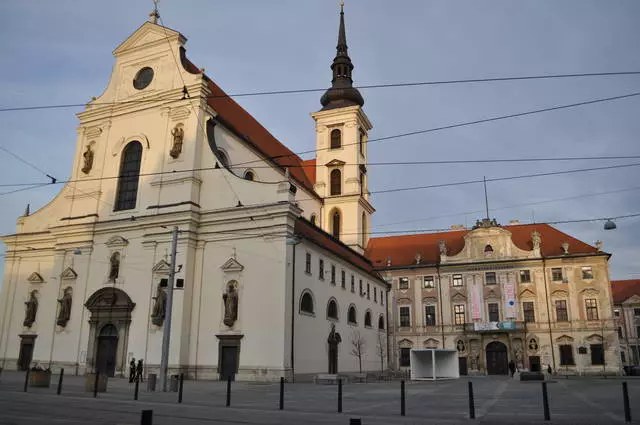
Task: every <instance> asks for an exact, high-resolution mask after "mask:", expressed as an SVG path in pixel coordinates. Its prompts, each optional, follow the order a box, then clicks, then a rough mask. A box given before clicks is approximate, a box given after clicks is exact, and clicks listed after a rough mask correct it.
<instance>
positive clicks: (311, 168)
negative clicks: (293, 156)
mask: <svg viewBox="0 0 640 425" xmlns="http://www.w3.org/2000/svg"><path fill="white" fill-rule="evenodd" d="M302 170H303V171H304V173H305V174H306V175H307V178H308V179H309V181H310V182H311V184H316V159H315V158H313V159H307V160H306V161H302Z"/></svg>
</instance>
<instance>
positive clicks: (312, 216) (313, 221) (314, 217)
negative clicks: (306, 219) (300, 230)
mask: <svg viewBox="0 0 640 425" xmlns="http://www.w3.org/2000/svg"><path fill="white" fill-rule="evenodd" d="M310 221H311V224H313V225H314V226H315V225H316V215H315V214H311V220H310Z"/></svg>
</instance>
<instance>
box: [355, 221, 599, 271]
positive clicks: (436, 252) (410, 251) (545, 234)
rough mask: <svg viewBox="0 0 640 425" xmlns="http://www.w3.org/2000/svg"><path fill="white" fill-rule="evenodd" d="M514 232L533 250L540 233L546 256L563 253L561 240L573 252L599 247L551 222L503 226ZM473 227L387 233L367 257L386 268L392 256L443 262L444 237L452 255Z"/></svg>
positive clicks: (397, 261)
mask: <svg viewBox="0 0 640 425" xmlns="http://www.w3.org/2000/svg"><path fill="white" fill-rule="evenodd" d="M503 228H504V229H506V230H508V231H510V232H511V240H512V241H513V243H514V244H515V245H516V246H517V247H518V248H520V249H523V250H527V251H531V250H532V249H533V243H532V242H531V233H532V232H533V231H534V230H535V231H537V232H539V233H540V235H541V239H542V244H541V249H540V251H541V253H542V255H544V256H546V257H553V256H557V255H563V253H564V250H563V249H562V243H563V242H568V243H569V252H570V253H571V254H595V253H597V252H598V250H597V249H596V248H595V247H593V246H591V245H588V244H586V243H584V242H582V241H579V240H578V239H576V238H574V237H572V236H569V235H567V234H566V233H564V232H561V231H560V230H558V229H556V228H554V227H552V226H550V225H548V224H517V225H512V226H503ZM469 232H470V230H454V231H450V232H439V233H424V234H418V235H401V236H387V237H381V238H371V239H370V240H369V244H368V245H367V250H366V252H365V256H366V257H367V258H368V259H369V260H370V261H371V262H372V263H373V264H374V266H375V267H376V268H380V267H386V265H387V258H391V266H392V267H397V266H410V265H415V256H416V254H417V253H420V256H421V257H422V260H421V262H422V263H424V264H436V263H439V262H440V249H439V242H440V241H441V240H443V241H444V242H445V243H446V245H447V253H448V255H449V256H453V255H456V254H458V253H459V252H460V251H462V249H463V248H464V236H465V235H466V234H467V233H469Z"/></svg>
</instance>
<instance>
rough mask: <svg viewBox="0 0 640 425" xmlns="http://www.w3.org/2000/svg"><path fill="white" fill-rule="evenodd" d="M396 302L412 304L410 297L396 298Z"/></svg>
mask: <svg viewBox="0 0 640 425" xmlns="http://www.w3.org/2000/svg"><path fill="white" fill-rule="evenodd" d="M398 304H403V305H404V304H413V302H412V301H411V298H398Z"/></svg>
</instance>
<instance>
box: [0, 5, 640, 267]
mask: <svg viewBox="0 0 640 425" xmlns="http://www.w3.org/2000/svg"><path fill="white" fill-rule="evenodd" d="M345 3H346V5H345V18H346V24H347V41H348V44H349V54H350V56H351V59H352V61H353V63H354V65H355V69H354V71H353V78H354V82H355V84H356V85H371V84H389V83H407V82H422V81H442V80H459V79H474V78H495V77H510V76H528V75H548V74H574V73H594V72H620V71H640V54H639V53H638V52H639V50H638V40H640V26H638V24H637V23H638V21H639V20H640V2H638V1H635V0H628V1H622V0H609V1H590V0H564V1H561V2H559V1H555V0H531V1H513V0H505V1H497V0H494V1H484V2H478V1H475V0H469V1H455V0H446V1H445V0H440V1H431V0H397V1H393V2H390V1H388V0H346V2H345ZM159 8H160V14H161V16H162V20H163V22H164V24H165V25H166V26H167V27H170V28H173V29H175V30H178V31H180V32H181V33H182V34H184V35H185V36H186V37H187V39H188V40H189V41H188V43H187V45H186V48H187V56H188V57H189V59H190V60H191V61H192V62H194V63H195V64H196V65H197V66H199V67H204V68H206V72H207V74H208V75H209V76H210V77H211V78H212V79H213V80H214V81H216V82H217V83H218V84H219V85H220V86H221V87H222V88H223V89H224V90H225V91H226V92H227V93H230V94H233V93H246V92H255V91H270V90H296V89H308V88H323V87H327V86H328V85H329V84H330V80H331V70H330V69H329V66H330V64H331V61H332V59H333V57H334V55H335V45H336V38H337V28H338V16H339V15H338V11H339V6H338V1H333V0H304V1H301V0H270V1H265V0H234V1H228V0H227V1H222V0H161V2H160V4H159ZM151 10H152V1H151V0H110V1H109V2H104V1H102V2H98V1H94V0H84V1H77V0H56V1H55V2H52V1H48V0H30V1H24V0H3V1H2V2H0V51H2V62H3V64H4V66H2V67H0V108H6V107H16V106H32V105H49V104H68V103H82V102H86V101H89V99H90V98H91V97H92V96H98V95H100V94H101V93H102V91H103V90H104V88H105V87H106V85H107V82H108V78H109V76H110V73H111V69H112V66H113V63H114V59H113V56H112V53H111V52H112V51H113V49H115V48H116V47H117V46H118V45H119V44H120V43H121V42H122V41H124V40H125V39H126V38H127V37H128V36H129V35H130V34H131V33H133V32H134V31H135V30H136V29H137V28H138V27H139V26H140V25H141V24H142V23H143V22H144V21H145V20H147V19H148V14H149V12H151ZM638 91H640V75H625V76H599V77H589V78H586V77H585V78H565V79H555V80H529V81H509V82H492V83H474V84H446V85H429V86H413V87H401V88H375V89H366V90H361V92H362V94H363V96H364V99H365V105H364V109H365V112H366V113H367V115H368V117H369V118H370V120H371V122H372V123H373V126H374V128H373V130H372V131H371V132H370V134H369V137H370V138H371V139H374V138H380V137H386V136H392V135H397V134H400V133H407V132H412V131H417V130H423V129H429V128H433V127H440V126H446V125H450V124H456V123H460V122H466V121H474V120H480V119H484V118H488V117H491V116H498V115H507V114H513V113H518V112H525V111H529V110H534V109H541V108H547V107H553V106H558V105H565V104H571V103H576V102H583V101H589V100H593V99H598V98H603V97H612V96H618V95H625V94H629V93H634V92H638ZM320 96H321V93H301V94H282V95H272V96H255V97H239V98H237V99H236V100H237V101H238V102H239V103H240V104H241V105H242V106H243V107H244V108H245V109H247V110H248V111H249V112H250V113H251V114H252V115H253V116H254V117H256V118H257V119H258V121H260V122H261V123H262V124H263V125H264V126H265V127H266V128H267V129H268V130H269V131H270V132H271V133H272V134H274V135H275V136H276V137H277V138H278V139H279V140H280V141H282V142H283V143H284V144H285V145H287V146H288V147H289V148H290V149H292V150H293V151H294V152H300V151H307V150H310V149H314V148H315V132H314V122H313V119H312V118H311V117H310V116H309V114H310V113H311V112H314V111H317V110H319V109H320V107H321V106H320ZM80 111H81V108H60V109H47V110H34V111H19V112H18V111H17V112H0V128H1V129H2V137H1V138H0V147H4V148H6V149H9V150H10V151H12V152H14V153H16V154H17V155H19V156H21V157H23V158H25V159H27V160H28V161H29V162H30V163H32V164H34V165H36V166H37V167H38V168H39V169H41V170H43V171H45V172H46V173H47V174H50V175H52V176H55V177H57V178H58V179H65V178H68V176H69V175H70V174H71V167H72V158H73V155H74V153H75V152H74V149H75V140H76V126H77V124H78V120H77V118H76V116H75V114H76V113H78V112H80ZM639 118H640V96H638V97H631V98H627V99H621V100H616V101H610V102H603V103H597V104H592V105H587V106H582V107H576V108H570V109H563V110H558V111H552V112H547V113H541V114H535V115H529V116H524V117H519V118H514V119H509V120H501V121H494V122H490V123H483V124H477V125H470V126H465V127H458V128H454V129H448V130H443V131H437V132H430V133H426V134H418V135H415V136H408V137H401V138H393V139H389V140H386V141H381V142H378V143H371V144H370V145H369V148H368V153H369V158H368V160H369V162H391V161H429V160H477V159H496V158H560V157H575V156H579V157H589V156H603V155H606V156H623V157H630V156H634V155H640V146H639V144H638V142H637V139H638V135H639V134H640V119H639ZM309 157H310V156H309V155H303V158H305V159H306V158H309ZM636 162H639V163H640V159H638V158H636V159H633V158H625V159H618V160H589V161H586V160H580V161H553V162H521V163H479V164H468V163H467V164H448V165H439V164H438V165H420V166H416V165H411V166H409V165H402V166H382V165H381V166H370V167H369V173H368V175H369V189H370V190H372V191H376V190H385V189H392V188H399V187H408V186H425V185H435V184H443V183H451V182H458V181H466V180H478V179H482V178H483V176H486V177H487V179H491V178H497V177H506V176H517V175H523V174H532V173H545V172H554V171H563V170H570V169H580V168H590V167H602V166H609V165H617V164H631V163H636ZM639 177H640V167H627V168H619V169H610V170H601V171H591V172H584V173H575V174H565V175H556V176H547V177H537V178H528V179H518V180H509V181H499V182H490V183H489V184H488V187H487V189H488V199H489V208H490V215H491V217H495V218H496V219H497V220H498V222H499V223H501V224H507V223H508V222H509V221H510V220H512V219H518V220H520V221H521V222H522V223H529V222H532V221H533V220H535V221H536V222H547V221H559V220H575V219H588V218H602V217H615V216H621V215H625V214H633V213H637V212H640V179H639ZM0 180H1V182H0V183H1V184H11V183H26V182H43V181H47V179H46V178H44V177H43V174H42V173H41V172H40V171H38V170H36V169H34V168H31V167H30V166H28V165H26V164H24V163H21V162H20V161H18V160H16V159H15V158H13V157H12V156H10V155H9V154H7V153H6V152H4V151H2V150H0ZM13 189H16V187H6V186H2V187H0V193H5V192H8V191H10V190H13ZM59 189H60V186H46V187H43V188H39V189H33V190H27V191H22V192H17V193H13V194H0V234H4V235H6V234H12V233H14V232H15V223H16V221H15V220H16V218H17V217H19V216H20V215H22V214H23V213H24V209H25V207H26V205H27V204H31V211H34V210H36V209H38V208H40V207H42V206H43V205H45V204H46V203H47V202H48V201H49V200H51V199H52V198H53V196H54V195H55V193H57V191H58V190H59ZM568 198H569V199H568ZM372 202H373V204H374V206H375V208H376V209H377V212H376V213H375V214H374V217H373V230H374V232H382V231H397V230H417V229H440V228H448V227H449V226H450V225H452V224H466V225H468V226H471V225H472V224H473V223H474V222H475V221H476V219H478V218H482V216H483V215H484V212H483V211H484V208H485V204H484V191H483V187H482V185H481V184H471V185H461V186H450V187H442V188H433V189H422V190H412V191H404V192H391V193H384V194H374V195H373V197H372ZM523 204H526V205H523ZM506 207H510V208H506ZM616 224H617V226H618V228H617V230H614V231H605V230H603V222H582V223H573V224H564V225H558V226H557V227H559V228H560V229H561V230H562V231H565V232H567V233H569V234H571V235H573V236H574V237H577V238H578V239H581V240H583V241H585V242H587V243H593V242H594V241H596V240H601V241H603V242H604V245H603V250H605V251H607V252H611V253H612V254H613V256H612V258H611V260H610V268H611V277H612V278H613V279H632V278H636V279H639V278H640V250H639V249H638V241H639V240H640V218H638V217H636V218H629V219H620V220H617V221H616ZM2 249H3V250H4V247H3V248H2ZM0 267H1V266H0Z"/></svg>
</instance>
